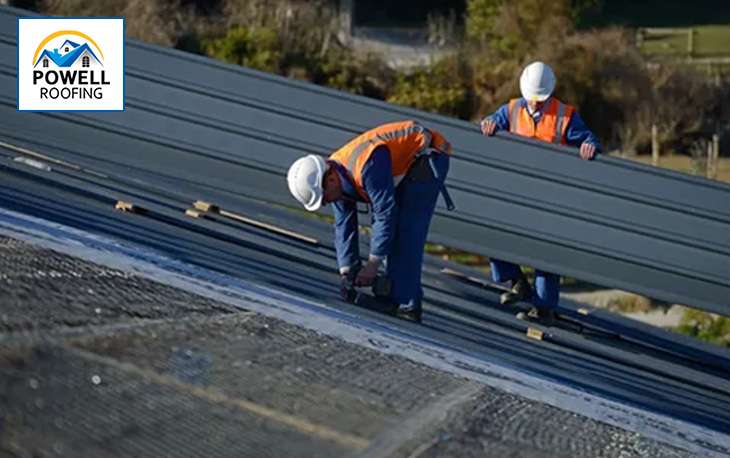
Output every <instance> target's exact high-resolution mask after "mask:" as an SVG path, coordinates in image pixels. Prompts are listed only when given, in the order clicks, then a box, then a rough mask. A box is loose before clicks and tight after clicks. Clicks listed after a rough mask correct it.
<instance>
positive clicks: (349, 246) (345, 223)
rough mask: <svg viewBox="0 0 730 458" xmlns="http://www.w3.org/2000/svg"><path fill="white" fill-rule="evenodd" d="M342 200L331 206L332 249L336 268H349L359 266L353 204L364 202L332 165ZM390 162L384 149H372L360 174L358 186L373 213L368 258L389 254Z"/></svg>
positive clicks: (392, 224) (343, 173) (339, 167)
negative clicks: (342, 196) (333, 229)
mask: <svg viewBox="0 0 730 458" xmlns="http://www.w3.org/2000/svg"><path fill="white" fill-rule="evenodd" d="M333 166H334V167H336V170H337V173H338V174H339V176H340V183H341V184H342V193H343V194H344V198H343V199H341V200H338V201H335V202H332V209H333V211H334V214H335V249H336V250H337V265H338V266H339V267H340V269H341V268H343V267H353V266H355V265H356V264H357V263H358V262H360V249H359V245H358V225H357V202H364V200H363V199H362V198H361V197H360V196H359V194H358V193H357V191H356V189H355V185H354V183H353V182H352V178H351V177H350V174H349V173H348V171H347V170H346V169H345V168H344V167H343V166H342V165H340V164H337V163H335V164H334V165H333ZM392 168H393V166H392V162H391V159H390V151H389V150H388V147H387V146H384V145H383V146H379V147H377V148H375V150H374V151H373V153H372V154H371V155H370V158H369V159H368V161H367V162H366V163H365V166H364V167H363V170H362V183H363V187H364V188H365V192H367V194H368V196H369V197H370V203H371V208H372V213H373V224H372V235H371V237H370V255H371V256H375V257H378V258H381V259H382V258H384V257H386V256H388V255H389V254H390V251H391V247H392V245H393V236H394V234H395V221H396V218H395V216H396V213H397V206H396V203H395V187H394V185H393V171H392Z"/></svg>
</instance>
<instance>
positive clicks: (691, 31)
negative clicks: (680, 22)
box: [687, 27, 695, 57]
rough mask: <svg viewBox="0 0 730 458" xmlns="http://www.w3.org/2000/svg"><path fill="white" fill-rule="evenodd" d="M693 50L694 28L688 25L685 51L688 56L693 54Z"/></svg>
mask: <svg viewBox="0 0 730 458" xmlns="http://www.w3.org/2000/svg"><path fill="white" fill-rule="evenodd" d="M694 50H695V29H693V28H692V27H690V28H689V29H688V30H687V53H688V54H689V57H692V54H694Z"/></svg>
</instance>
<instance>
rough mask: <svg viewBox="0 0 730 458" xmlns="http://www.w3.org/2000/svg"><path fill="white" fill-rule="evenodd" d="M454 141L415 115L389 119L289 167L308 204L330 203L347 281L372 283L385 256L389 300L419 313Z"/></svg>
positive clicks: (410, 314) (296, 192)
mask: <svg viewBox="0 0 730 458" xmlns="http://www.w3.org/2000/svg"><path fill="white" fill-rule="evenodd" d="M450 154H451V146H450V145H449V144H448V142H446V139H445V138H444V137H443V136H442V135H441V134H439V133H438V132H436V131H434V130H430V129H426V128H425V127H423V126H422V125H420V124H419V123H417V122H415V121H403V122H395V123H390V124H384V125H381V126H379V127H376V128H374V129H372V130H369V131H367V132H365V133H363V134H361V135H359V136H358V137H356V138H354V139H352V140H351V141H350V142H349V143H347V144H346V145H344V146H343V147H341V148H340V149H338V150H337V151H335V152H334V153H333V154H332V155H331V156H330V157H329V159H328V160H325V159H324V158H322V157H320V156H317V155H312V154H310V155H308V156H305V157H302V158H300V159H298V160H296V161H295V162H294V163H293V164H292V166H291V167H290V168H289V173H288V176H287V180H288V182H289V190H290V191H291V193H292V195H293V196H294V197H295V198H296V199H297V200H298V201H299V202H300V203H301V204H302V205H304V208H305V209H307V210H309V211H316V210H317V209H319V208H320V206H322V205H327V204H328V203H332V209H333V212H334V216H335V222H334V229H335V248H336V251H337V263H338V266H339V272H340V275H341V278H342V281H343V283H344V282H347V281H349V280H353V281H354V284H355V285H357V286H369V285H371V284H372V283H373V281H374V279H375V277H376V274H377V273H378V270H379V268H380V266H381V264H383V263H385V266H384V267H385V274H386V276H387V278H389V279H390V281H391V285H392V286H391V291H390V294H389V295H388V297H387V298H386V300H387V301H390V303H391V304H392V305H393V310H394V311H395V313H396V314H397V315H398V316H400V317H402V318H406V319H410V320H413V321H419V322H420V320H421V301H422V298H423V290H422V288H421V265H422V263H423V251H424V246H425V243H426V235H427V234H428V226H429V224H430V222H431V217H432V216H433V213H434V210H435V207H436V200H437V198H438V195H439V192H440V191H441V192H442V193H443V194H444V198H445V199H447V204H448V205H449V207H452V205H451V203H450V200H449V199H448V194H447V193H446V188H445V186H444V180H445V179H446V174H447V173H448V170H449V155H450ZM357 202H365V203H368V204H370V206H371V208H372V235H371V241H370V254H369V256H368V259H367V262H366V263H365V264H364V265H362V264H361V262H360V253H359V245H358V221H357Z"/></svg>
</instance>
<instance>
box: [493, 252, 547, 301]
mask: <svg viewBox="0 0 730 458" xmlns="http://www.w3.org/2000/svg"><path fill="white" fill-rule="evenodd" d="M489 264H490V266H491V268H492V280H494V281H495V282H497V283H502V282H506V281H514V280H517V279H518V278H520V275H521V271H520V266H518V265H517V264H513V263H511V262H507V261H500V260H499V259H492V262H490V263H489ZM559 297H560V275H556V274H551V273H549V272H545V271H542V270H536V271H535V295H534V297H533V298H532V302H533V304H535V305H536V306H538V307H544V308H551V309H554V308H556V307H557V306H558V298H559Z"/></svg>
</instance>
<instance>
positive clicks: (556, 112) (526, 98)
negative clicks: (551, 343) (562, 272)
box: [481, 62, 600, 324]
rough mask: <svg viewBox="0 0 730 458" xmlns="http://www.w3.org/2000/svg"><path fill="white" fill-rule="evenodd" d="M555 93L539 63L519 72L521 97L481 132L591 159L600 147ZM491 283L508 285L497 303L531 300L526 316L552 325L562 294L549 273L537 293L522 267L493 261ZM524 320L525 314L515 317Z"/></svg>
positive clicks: (541, 275)
mask: <svg viewBox="0 0 730 458" xmlns="http://www.w3.org/2000/svg"><path fill="white" fill-rule="evenodd" d="M553 89H555V74H554V73H553V70H552V69H551V68H550V67H549V66H548V65H546V64H544V63H542V62H533V63H531V64H530V65H528V66H527V67H525V69H524V70H523V71H522V76H520V91H521V92H522V98H519V99H512V100H510V101H509V103H507V104H506V105H503V106H502V107H500V108H499V109H498V110H497V111H496V112H495V113H494V114H492V115H490V116H487V117H486V118H484V119H483V120H482V122H481V129H482V133H484V134H485V135H494V133H495V132H497V131H498V130H505V131H509V132H512V133H513V134H517V135H521V136H523V137H529V138H533V139H536V140H542V141H545V142H548V143H554V144H558V145H571V146H577V147H579V148H580V157H581V158H583V159H586V160H588V159H593V157H594V156H595V154H596V152H598V151H599V150H600V145H599V143H598V140H597V139H596V137H595V135H593V133H591V131H590V130H588V128H587V127H586V125H585V124H584V123H583V120H582V119H581V117H580V116H579V115H578V113H577V112H576V110H575V108H574V107H572V106H570V105H568V104H565V103H563V102H561V101H560V100H558V99H556V98H555V97H551V95H552V93H553ZM491 269H492V278H493V279H494V281H496V282H500V283H501V282H507V281H509V282H510V283H511V290H510V291H509V292H507V293H504V294H502V296H501V297H500V302H501V303H502V304H506V303H509V302H514V301H518V300H532V302H533V304H534V306H533V307H532V309H531V310H530V311H529V312H528V315H527V316H528V317H529V318H533V319H538V320H540V321H542V322H544V323H545V324H552V323H553V322H554V320H555V308H556V307H557V305H558V298H559V294H560V277H559V276H558V275H555V274H551V273H549V272H544V271H541V270H537V271H536V272H535V290H536V291H535V293H534V294H533V291H532V288H531V287H530V283H529V282H528V281H527V278H526V277H525V274H524V273H523V272H522V269H521V268H520V266H518V265H516V264H512V263H509V262H505V261H500V260H497V259H493V260H492V262H491ZM518 316H520V317H524V315H522V314H520V315H518Z"/></svg>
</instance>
